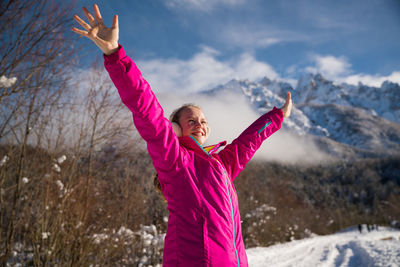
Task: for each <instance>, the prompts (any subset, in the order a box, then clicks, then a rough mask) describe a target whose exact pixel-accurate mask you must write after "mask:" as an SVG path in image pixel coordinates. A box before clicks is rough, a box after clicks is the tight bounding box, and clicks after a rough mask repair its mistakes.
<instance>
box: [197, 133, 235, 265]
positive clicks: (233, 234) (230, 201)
mask: <svg viewBox="0 0 400 267" xmlns="http://www.w3.org/2000/svg"><path fill="white" fill-rule="evenodd" d="M190 137H191V138H192V140H193V141H195V143H196V144H197V145H198V146H199V147H200V148H201V149H202V150H203V151H204V152H205V153H206V154H207V156H208V157H210V158H211V159H213V160H215V161H216V162H217V163H218V165H219V166H220V168H221V169H222V171H223V172H224V177H225V186H226V191H227V193H228V198H229V204H230V206H231V214H232V238H233V247H234V248H235V253H236V260H237V264H238V267H240V262H239V253H238V251H237V248H236V242H235V240H236V234H235V218H234V216H233V204H232V198H231V194H230V193H229V187H228V174H227V173H226V170H225V168H224V167H223V166H222V164H221V163H220V162H219V161H218V160H217V159H215V158H213V157H212V156H211V155H210V154H209V153H208V152H207V151H206V150H205V149H204V148H203V147H202V146H201V145H200V144H199V143H198V142H197V140H196V139H194V137H193V136H190Z"/></svg>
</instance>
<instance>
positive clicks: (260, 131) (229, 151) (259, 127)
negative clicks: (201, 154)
mask: <svg viewBox="0 0 400 267" xmlns="http://www.w3.org/2000/svg"><path fill="white" fill-rule="evenodd" d="M282 121H283V112H282V110H280V109H278V108H276V107H274V108H273V109H272V110H271V111H270V112H268V113H266V114H264V115H262V116H261V117H260V118H258V119H257V120H256V121H255V122H253V123H252V124H251V125H250V126H249V127H248V128H247V129H246V130H245V131H244V132H243V133H241V134H240V136H239V137H238V138H236V139H235V140H233V142H232V143H231V144H229V145H227V146H226V147H225V148H224V149H223V150H221V151H220V152H219V153H218V156H219V158H220V160H221V162H222V163H223V164H224V167H225V169H226V170H227V172H228V174H229V175H230V177H231V179H232V180H234V179H235V178H236V177H237V176H238V175H239V173H240V172H241V171H242V170H243V169H244V167H245V166H246V164H247V162H249V161H250V159H251V158H252V157H253V155H254V153H255V152H256V151H257V149H258V148H259V147H260V146H261V144H262V142H263V141H264V140H265V139H267V138H268V137H269V136H270V135H272V134H273V133H274V132H276V131H277V130H279V129H280V128H281V124H282Z"/></svg>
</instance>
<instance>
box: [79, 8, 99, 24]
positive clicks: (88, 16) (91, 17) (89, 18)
mask: <svg viewBox="0 0 400 267" xmlns="http://www.w3.org/2000/svg"><path fill="white" fill-rule="evenodd" d="M82 9H83V12H84V13H85V15H86V17H87V19H88V20H89V23H90V25H92V27H94V26H96V21H95V20H94V18H93V16H92V14H90V12H89V10H88V9H87V8H86V7H83V8H82Z"/></svg>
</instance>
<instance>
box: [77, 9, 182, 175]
mask: <svg viewBox="0 0 400 267" xmlns="http://www.w3.org/2000/svg"><path fill="white" fill-rule="evenodd" d="M93 8H94V17H93V16H92V15H91V14H90V13H89V11H88V10H87V9H86V8H83V11H84V13H85V15H86V17H87V19H88V21H89V24H88V23H86V22H84V21H83V20H82V19H81V18H79V16H77V15H75V16H74V18H75V20H76V21H77V22H78V23H79V24H80V25H81V26H82V27H83V28H84V29H85V30H80V29H77V28H73V31H74V32H76V33H78V34H80V35H82V36H84V37H87V38H89V39H90V40H92V41H93V42H94V43H95V44H96V45H97V46H98V47H99V48H100V49H101V50H102V51H103V53H104V65H105V68H106V70H107V71H108V73H109V75H110V78H111V80H112V81H113V83H114V85H115V86H116V87H117V89H118V93H119V95H120V97H121V100H122V102H123V103H124V104H125V105H126V106H127V107H128V108H129V109H130V111H131V112H132V114H133V120H134V123H135V126H136V128H137V130H138V132H139V133H140V135H141V136H142V137H143V139H144V140H145V141H146V142H147V148H148V150H149V154H150V156H151V158H152V159H153V163H154V166H155V167H156V169H157V171H158V172H163V171H165V172H168V171H169V170H171V169H172V168H173V167H174V165H175V163H176V161H177V160H178V157H179V153H180V152H179V151H180V150H179V141H178V138H177V137H176V135H175V133H174V131H173V129H172V126H171V123H170V122H169V121H168V120H167V119H166V118H165V117H164V111H163V109H162V107H161V105H160V104H159V103H158V101H157V99H156V96H155V95H154V93H153V91H152V90H151V88H150V85H149V84H148V83H147V81H146V80H145V79H144V78H143V77H142V74H141V72H140V71H139V69H138V68H137V66H136V64H135V63H134V62H133V60H132V59H131V58H129V57H128V56H127V55H126V54H125V51H124V49H123V47H122V46H121V45H119V44H118V17H117V16H116V15H115V16H114V19H113V24H112V27H111V28H107V27H106V26H105V25H104V23H103V20H102V18H101V14H100V11H99V8H98V7H97V5H94V6H93ZM160 178H161V176H160Z"/></svg>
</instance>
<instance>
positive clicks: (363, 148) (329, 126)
mask: <svg viewBox="0 0 400 267" xmlns="http://www.w3.org/2000/svg"><path fill="white" fill-rule="evenodd" d="M287 91H291V92H292V96H293V97H292V98H293V102H294V109H293V112H292V115H291V117H290V118H289V119H287V120H285V122H284V123H285V128H286V129H289V130H290V131H292V132H293V133H296V134H298V135H306V134H311V135H313V136H315V137H316V139H319V138H323V139H330V140H332V141H334V142H336V143H340V144H341V146H343V147H347V148H345V149H342V150H352V151H354V153H355V155H358V156H366V155H369V156H371V155H372V154H375V155H379V156H380V155H383V154H396V153H399V151H400V85H399V84H395V83H391V82H384V83H383V84H382V86H381V87H380V88H377V87H369V86H365V85H362V84H359V85H358V86H354V85H348V84H340V85H337V84H335V83H334V82H332V81H329V80H326V79H325V78H324V77H323V76H322V75H320V74H316V75H314V74H308V75H305V76H303V77H301V78H300V79H299V81H298V83H297V86H296V87H295V88H293V87H292V86H291V85H290V84H288V83H285V82H280V81H272V80H269V79H268V78H264V79H262V80H261V81H259V82H253V81H248V80H232V81H230V82H228V83H227V84H225V85H221V86H218V87H216V88H214V89H212V90H209V91H206V92H203V94H207V95H223V94H226V93H230V94H232V93H234V94H237V95H238V96H240V97H245V98H246V99H247V101H248V102H249V103H250V104H251V106H252V107H254V109H255V110H257V111H258V112H260V113H264V112H266V111H268V110H270V109H271V108H272V107H273V106H277V107H281V106H282V105H283V103H284V97H285V96H286V92H287ZM320 143H326V142H320Z"/></svg>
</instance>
